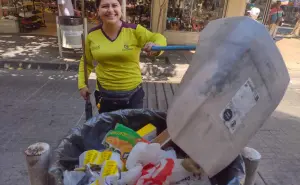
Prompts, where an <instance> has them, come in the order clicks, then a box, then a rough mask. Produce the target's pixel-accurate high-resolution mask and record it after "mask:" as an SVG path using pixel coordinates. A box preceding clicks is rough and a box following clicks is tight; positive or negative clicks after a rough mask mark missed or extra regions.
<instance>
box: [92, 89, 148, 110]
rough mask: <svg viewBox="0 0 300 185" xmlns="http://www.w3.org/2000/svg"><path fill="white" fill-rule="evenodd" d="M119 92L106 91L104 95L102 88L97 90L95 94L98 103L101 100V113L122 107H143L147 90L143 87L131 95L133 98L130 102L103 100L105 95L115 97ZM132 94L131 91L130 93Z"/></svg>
mask: <svg viewBox="0 0 300 185" xmlns="http://www.w3.org/2000/svg"><path fill="white" fill-rule="evenodd" d="M117 94H118V92H115V93H114V92H110V93H109V94H108V93H106V94H105V95H104V93H103V92H102V91H101V90H100V91H95V93H94V95H95V100H96V105H98V104H99V101H100V109H99V110H98V111H99V113H104V112H111V111H116V110H120V109H141V108H143V99H144V96H145V92H144V90H143V88H139V89H138V90H137V91H136V92H135V93H133V94H132V95H131V98H130V99H129V102H128V103H126V104H124V103H120V104H115V103H114V102H112V101H103V99H105V98H103V99H101V98H102V97H103V96H104V97H108V98H115V97H116V96H115V95H117ZM128 94H130V93H128Z"/></svg>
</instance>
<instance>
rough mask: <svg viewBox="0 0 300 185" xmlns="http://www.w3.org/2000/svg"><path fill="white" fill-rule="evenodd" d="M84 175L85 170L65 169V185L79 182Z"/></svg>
mask: <svg viewBox="0 0 300 185" xmlns="http://www.w3.org/2000/svg"><path fill="white" fill-rule="evenodd" d="M84 176H85V173H84V172H76V171H64V185H74V184H77V183H78V182H79V181H80V180H81V179H82V178H83V177H84Z"/></svg>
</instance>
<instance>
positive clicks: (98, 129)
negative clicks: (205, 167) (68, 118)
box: [49, 109, 245, 185]
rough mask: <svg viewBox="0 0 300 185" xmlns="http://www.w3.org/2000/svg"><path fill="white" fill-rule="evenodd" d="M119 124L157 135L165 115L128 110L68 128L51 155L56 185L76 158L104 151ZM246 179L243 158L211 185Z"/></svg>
mask: <svg viewBox="0 0 300 185" xmlns="http://www.w3.org/2000/svg"><path fill="white" fill-rule="evenodd" d="M117 123H121V124H123V125H125V126H127V127H129V128H131V129H133V130H135V131H137V130H139V129H140V128H142V127H144V126H145V125H147V124H148V123H152V124H153V125H154V126H155V127H156V128H157V132H158V134H159V133H161V132H162V131H163V130H165V129H166V127H167V126H166V113H165V112H160V111H155V110H151V109H128V110H119V111H115V112H110V113H102V114H99V115H97V116H94V117H93V118H91V119H90V120H88V121H87V122H85V123H83V124H81V125H78V126H77V127H75V128H73V129H71V131H70V133H69V135H68V136H66V137H65V138H64V139H62V141H61V142H60V144H59V145H58V147H57V148H56V149H55V151H54V153H53V157H52V160H51V166H50V169H49V173H50V174H51V175H52V177H53V178H54V179H55V182H56V185H63V172H64V171H65V170H73V169H74V168H75V166H76V165H78V164H79V156H80V154H82V153H83V152H85V151H87V150H93V149H95V150H103V149H105V147H104V146H103V145H102V140H103V139H104V137H105V135H106V133H107V132H108V131H110V130H112V129H114V127H115V126H116V124H117ZM244 177H245V170H244V162H243V159H242V157H240V156H239V157H237V158H236V159H235V161H233V162H232V164H230V165H229V166H228V167H227V168H226V169H224V170H223V171H222V172H220V173H219V174H217V175H216V176H215V177H213V178H211V179H210V180H211V183H212V185H242V184H243V183H242V181H243V179H244Z"/></svg>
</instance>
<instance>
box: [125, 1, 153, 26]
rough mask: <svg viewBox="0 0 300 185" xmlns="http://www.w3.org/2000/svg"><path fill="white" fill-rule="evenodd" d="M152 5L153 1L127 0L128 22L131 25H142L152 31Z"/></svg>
mask: <svg viewBox="0 0 300 185" xmlns="http://www.w3.org/2000/svg"><path fill="white" fill-rule="evenodd" d="M151 3H152V0H127V3H126V14H127V15H126V21H127V22H129V23H134V24H141V25H142V26H144V27H146V28H148V29H150V27H151V24H150V22H151Z"/></svg>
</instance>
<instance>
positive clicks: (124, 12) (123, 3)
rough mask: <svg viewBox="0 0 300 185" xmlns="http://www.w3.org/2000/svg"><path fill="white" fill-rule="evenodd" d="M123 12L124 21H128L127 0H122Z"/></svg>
mask: <svg viewBox="0 0 300 185" xmlns="http://www.w3.org/2000/svg"><path fill="white" fill-rule="evenodd" d="M122 13H123V16H122V18H123V21H126V0H122Z"/></svg>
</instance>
